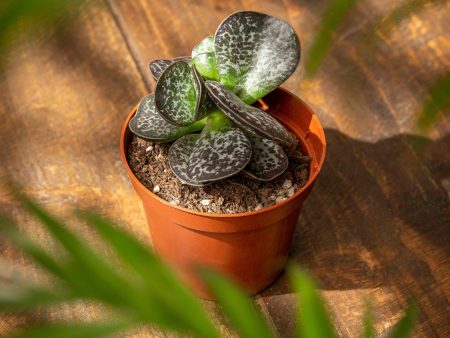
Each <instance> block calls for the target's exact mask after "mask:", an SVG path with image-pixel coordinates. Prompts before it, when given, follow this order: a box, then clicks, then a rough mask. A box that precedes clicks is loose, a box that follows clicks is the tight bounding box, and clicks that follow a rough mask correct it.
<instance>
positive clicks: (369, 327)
mask: <svg viewBox="0 0 450 338" xmlns="http://www.w3.org/2000/svg"><path fill="white" fill-rule="evenodd" d="M362 336H363V337H364V338H374V337H375V332H374V328H373V309H372V304H371V303H370V302H369V301H367V302H366V308H365V311H364V316H363V335H362Z"/></svg>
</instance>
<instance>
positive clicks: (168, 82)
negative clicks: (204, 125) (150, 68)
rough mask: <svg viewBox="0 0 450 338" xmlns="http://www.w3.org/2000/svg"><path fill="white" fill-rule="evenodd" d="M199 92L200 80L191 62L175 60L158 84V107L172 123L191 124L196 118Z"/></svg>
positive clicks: (156, 97)
mask: <svg viewBox="0 0 450 338" xmlns="http://www.w3.org/2000/svg"><path fill="white" fill-rule="evenodd" d="M198 93H199V88H198V82H197V81H196V79H195V77H194V74H193V73H192V70H191V67H190V66H189V64H187V63H186V62H184V61H178V62H175V63H173V64H171V65H170V66H168V67H167V68H166V70H165V71H164V72H163V73H162V74H161V76H160V78H159V80H158V83H157V84H156V88H155V105H156V109H157V110H158V112H159V113H160V114H161V116H162V117H163V118H164V119H165V120H167V121H168V122H170V123H173V124H175V125H179V126H185V125H189V124H191V123H193V122H194V121H195V120H196V115H197V114H196V108H197V107H198V101H199V100H200V96H199V95H198Z"/></svg>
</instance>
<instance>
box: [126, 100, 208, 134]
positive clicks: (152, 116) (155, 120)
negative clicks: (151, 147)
mask: <svg viewBox="0 0 450 338" xmlns="http://www.w3.org/2000/svg"><path fill="white" fill-rule="evenodd" d="M204 125H205V121H197V122H195V123H193V124H191V125H189V126H187V127H178V126H175V125H173V124H170V123H169V122H167V121H166V120H165V119H163V118H162V117H161V115H159V114H158V112H157V110H156V107H155V99H154V96H153V95H147V96H145V97H144V98H143V99H142V100H141V103H140V104H139V106H138V109H137V110H136V114H135V115H134V116H133V118H132V119H131V120H130V123H129V128H130V130H131V131H132V132H133V134H135V135H136V136H139V137H141V138H143V139H146V140H149V141H153V142H171V141H173V140H176V139H177V138H179V137H181V136H183V135H186V134H189V133H193V132H196V131H199V130H202V129H203V127H204Z"/></svg>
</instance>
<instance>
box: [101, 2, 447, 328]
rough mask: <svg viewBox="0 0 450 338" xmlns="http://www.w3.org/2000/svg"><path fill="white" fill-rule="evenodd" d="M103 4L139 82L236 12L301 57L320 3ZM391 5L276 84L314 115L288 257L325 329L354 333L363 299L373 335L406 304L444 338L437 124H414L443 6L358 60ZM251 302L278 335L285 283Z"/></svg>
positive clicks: (441, 38) (435, 57) (436, 51)
mask: <svg viewBox="0 0 450 338" xmlns="http://www.w3.org/2000/svg"><path fill="white" fill-rule="evenodd" d="M110 3H111V8H112V10H113V12H114V14H115V17H116V19H117V22H118V24H119V26H120V27H121V28H122V29H123V32H124V35H125V37H126V40H127V41H128V44H129V45H130V46H131V50H132V53H133V55H134V57H135V58H136V60H137V63H138V65H139V68H140V69H141V71H142V72H143V73H144V74H145V73H146V72H147V62H148V61H149V60H150V59H154V58H160V57H171V56H177V55H185V54H189V53H190V50H191V48H192V46H194V45H195V44H196V43H197V42H198V41H200V40H201V39H202V38H203V37H204V36H205V35H207V34H211V33H213V32H214V30H215V28H216V26H217V24H218V23H219V22H220V21H221V19H222V18H223V17H224V16H226V15H227V14H229V13H231V12H233V11H236V10H242V9H249V10H257V11H262V12H266V13H270V14H272V15H276V16H278V17H280V18H283V19H285V20H288V21H289V22H290V23H291V24H292V25H293V26H294V28H295V29H296V31H297V32H298V33H299V35H300V38H301V40H302V42H303V46H304V48H305V49H307V48H308V46H309V44H310V43H311V41H312V37H313V35H314V33H315V32H316V30H317V27H318V25H319V19H320V17H319V16H318V14H320V13H322V12H323V10H324V9H325V6H326V2H316V1H302V2H297V1H268V0H266V1H264V0H263V1H258V2H256V1H240V2H236V1H229V2H228V1H227V2H222V3H220V4H219V3H217V2H213V1H201V2H195V3H191V2H187V1H181V0H180V1H169V2H164V3H161V2H156V1H151V0H148V1H147V0H139V1H135V2H132V3H130V2H127V1H123V0H111V2H110ZM399 4H400V2H394V1H381V2H380V1H368V2H367V1H366V2H364V3H361V4H359V5H358V6H357V7H356V9H355V10H354V12H353V13H352V15H350V17H349V18H348V19H347V21H346V23H345V24H344V25H343V27H341V28H340V29H339V32H338V33H337V34H338V36H339V37H338V39H337V40H336V41H335V44H334V46H333V48H332V49H331V51H330V55H329V57H328V58H327V60H326V62H325V63H324V65H323V67H322V69H321V71H320V72H319V74H318V76H317V77H316V78H314V79H312V80H303V79H302V71H301V70H298V71H297V72H296V73H295V74H294V75H293V76H292V77H291V79H290V80H288V81H287V82H286V83H285V85H284V86H285V87H286V88H288V89H290V90H292V91H294V92H296V93H299V95H300V96H301V97H302V98H304V99H306V100H307V101H308V102H309V103H310V104H311V105H312V106H313V107H314V109H315V110H316V111H317V113H318V115H319V117H320V118H321V120H322V121H323V123H324V124H325V126H326V127H327V130H326V133H327V139H328V143H329V149H328V155H327V164H326V166H325V168H324V171H323V173H322V174H321V175H320V178H319V181H318V183H317V185H316V187H315V191H314V192H313V193H312V194H311V197H310V199H309V200H308V201H307V203H306V204H305V206H304V208H303V213H302V216H301V217H300V224H299V227H298V229H297V233H296V237H295V239H294V243H293V252H292V258H293V259H294V260H295V261H297V262H299V263H300V264H301V265H303V266H305V267H306V268H308V269H309V270H310V271H311V273H312V274H313V275H314V276H315V277H316V278H317V279H318V280H319V281H320V285H321V288H322V294H323V296H324V297H325V299H326V301H327V304H328V306H329V308H330V311H331V312H332V314H333V317H334V319H335V323H336V328H337V330H338V332H339V334H340V335H342V336H346V337H355V336H358V334H359V332H360V330H361V326H360V323H361V316H362V311H363V307H364V299H365V298H366V297H369V298H370V299H372V302H373V303H374V307H375V309H376V310H377V312H376V328H377V332H380V333H381V332H386V331H387V330H389V329H390V328H391V327H392V326H393V325H394V324H395V323H396V322H397V321H398V319H399V318H400V316H401V311H402V309H403V308H404V307H405V305H406V304H407V301H408V300H409V298H410V297H415V298H417V299H418V301H419V303H420V304H421V307H422V314H421V316H420V318H419V324H418V326H417V329H416V335H417V336H434V335H439V336H446V335H448V334H450V323H449V320H448V315H447V313H448V309H449V303H448V297H449V292H450V285H449V278H448V276H449V275H450V271H449V270H450V262H449V258H448V244H447V243H448V240H449V235H448V224H449V223H450V217H449V213H448V206H449V203H448V201H449V199H448V198H449V197H448V194H449V190H448V186H449V184H448V178H447V176H446V175H448V172H449V168H448V163H449V154H450V151H449V150H450V142H449V138H448V132H449V118H448V115H447V117H445V116H443V117H442V118H441V120H440V121H439V123H437V124H436V125H435V126H434V127H433V130H432V131H431V132H430V134H429V135H424V134H421V133H420V132H419V131H418V130H417V128H416V124H415V123H416V119H417V112H418V111H419V109H420V103H421V100H422V99H423V98H424V95H425V93H426V89H427V88H428V87H429V86H430V85H431V84H432V83H433V82H434V81H435V80H436V79H437V78H438V76H439V75H440V74H442V73H443V72H444V71H446V70H447V69H448V67H449V60H450V58H449V56H450V45H449V39H448V28H449V27H448V25H449V22H450V20H449V13H450V11H449V10H448V9H449V6H448V4H447V5H444V6H445V7H444V8H436V7H433V6H430V7H429V8H427V9H426V10H425V11H424V12H423V13H421V14H418V15H414V16H413V17H412V18H410V19H408V20H406V21H405V22H404V23H402V24H401V25H400V26H399V27H398V28H397V29H396V30H394V32H393V33H392V34H391V35H389V36H387V37H382V38H383V41H382V42H383V43H382V44H381V46H379V48H377V49H374V50H372V51H370V53H371V54H372V55H367V51H365V50H361V49H359V44H358V43H359V42H360V41H361V40H364V38H365V34H367V31H368V29H369V28H370V26H371V25H372V24H373V23H374V22H375V19H376V18H377V17H379V16H381V15H384V14H385V13H387V12H388V11H389V10H390V9H392V8H394V7H395V6H397V5H399ZM148 82H149V83H150V82H151V81H150V80H148ZM446 182H447V183H446ZM446 187H447V188H446ZM258 298H259V299H258V302H259V304H260V305H261V304H263V305H264V306H265V307H266V309H267V310H268V313H269V314H270V316H271V318H272V320H273V321H274V323H275V325H276V327H277V329H278V330H279V331H280V333H281V335H282V336H285V335H287V334H289V332H291V330H292V328H293V325H294V323H295V320H294V312H293V309H294V307H293V305H294V295H293V294H292V293H291V292H290V291H289V288H288V286H287V282H286V278H285V277H282V278H280V279H279V280H278V281H277V282H276V283H275V284H274V285H273V286H272V287H270V288H269V289H267V290H266V291H264V292H263V293H262V295H261V296H260V297H258Z"/></svg>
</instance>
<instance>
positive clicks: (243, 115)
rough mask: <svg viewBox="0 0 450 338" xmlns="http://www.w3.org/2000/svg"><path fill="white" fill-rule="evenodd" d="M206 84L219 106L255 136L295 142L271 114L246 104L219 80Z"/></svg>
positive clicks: (283, 141) (288, 143) (280, 141)
mask: <svg viewBox="0 0 450 338" xmlns="http://www.w3.org/2000/svg"><path fill="white" fill-rule="evenodd" d="M205 85H206V88H207V89H208V93H209V95H210V97H211V99H212V100H213V101H214V103H215V104H216V105H217V107H219V108H220V109H221V110H222V111H223V112H224V113H225V114H226V115H227V116H228V117H229V118H230V119H231V120H232V121H233V122H234V123H236V124H237V125H238V126H240V127H241V128H243V129H245V130H246V131H248V132H249V133H251V134H252V135H254V136H262V137H266V138H269V139H272V140H274V141H277V142H279V143H281V144H283V145H286V146H290V145H292V144H293V142H294V138H293V137H292V135H291V134H290V133H289V132H288V131H287V130H286V128H285V127H284V126H283V125H282V124H281V123H280V122H278V121H277V120H276V119H275V118H274V117H272V116H271V115H270V114H268V113H266V112H265V111H263V110H261V109H258V108H256V107H253V106H249V105H247V104H245V103H244V102H242V101H241V100H240V99H239V98H238V97H237V96H236V94H235V93H233V92H232V91H231V90H229V89H227V88H226V87H225V86H223V85H221V84H220V83H218V82H215V81H206V83H205Z"/></svg>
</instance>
